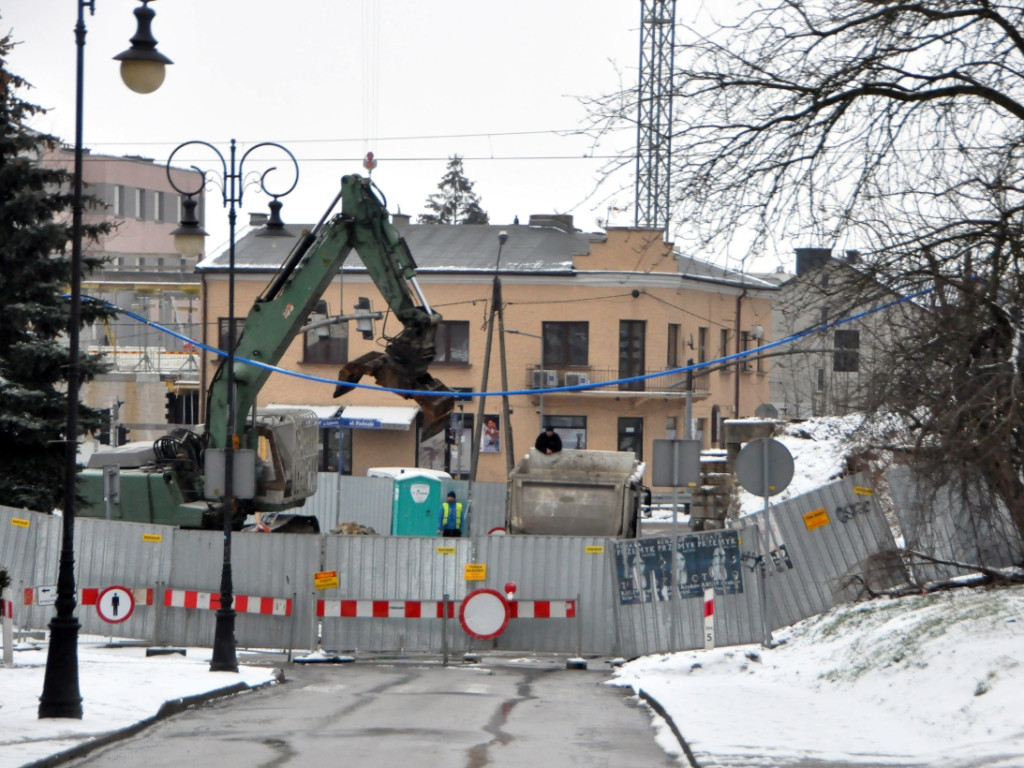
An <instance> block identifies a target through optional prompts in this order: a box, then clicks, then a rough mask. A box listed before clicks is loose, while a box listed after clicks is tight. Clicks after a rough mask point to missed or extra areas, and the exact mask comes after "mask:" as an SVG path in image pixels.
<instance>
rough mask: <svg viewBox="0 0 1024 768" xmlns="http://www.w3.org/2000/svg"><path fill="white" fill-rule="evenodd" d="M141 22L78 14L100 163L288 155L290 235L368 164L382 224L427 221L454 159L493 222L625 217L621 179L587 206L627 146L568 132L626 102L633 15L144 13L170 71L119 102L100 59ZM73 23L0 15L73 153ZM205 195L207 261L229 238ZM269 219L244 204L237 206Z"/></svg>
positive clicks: (322, 8) (251, 6) (626, 6)
mask: <svg viewBox="0 0 1024 768" xmlns="http://www.w3.org/2000/svg"><path fill="white" fill-rule="evenodd" d="M135 7H136V3H133V2H130V0H96V13H95V15H93V16H89V15H88V13H87V14H86V26H87V28H88V35H87V38H86V65H85V90H86V95H85V124H84V140H85V145H86V146H87V147H89V148H91V149H92V150H93V151H95V152H102V153H109V154H137V155H142V156H145V157H150V158H153V159H154V160H155V161H156V162H158V163H161V164H163V163H165V162H166V160H167V158H168V157H169V155H170V153H171V151H172V150H173V148H174V147H175V146H176V145H177V144H180V143H182V142H184V141H188V140H191V139H202V140H205V141H209V142H210V143H213V144H216V145H217V146H218V147H219V148H221V149H222V151H223V152H224V153H225V154H227V152H228V144H229V141H230V139H231V138H236V139H237V140H238V141H239V142H240V143H241V146H242V149H245V148H247V147H248V146H251V145H252V144H254V143H258V142H260V141H275V142H279V143H282V144H284V145H285V146H287V147H288V148H289V149H290V150H291V151H292V152H293V153H294V154H295V156H296V157H297V158H298V160H299V165H300V174H301V177H300V180H299V183H298V186H297V188H296V190H295V191H294V192H293V193H292V194H291V195H290V196H289V197H287V198H284V200H283V202H284V210H283V216H284V218H285V220H286V221H293V222H309V221H315V220H317V219H319V217H320V215H321V214H322V213H323V210H324V208H325V207H326V206H327V204H328V203H329V202H330V201H331V199H333V196H334V194H335V192H336V190H337V187H338V179H339V178H340V177H341V176H342V175H343V174H346V173H365V171H364V170H363V168H362V158H363V157H364V156H365V154H366V152H367V151H373V152H374V154H375V155H376V156H377V159H378V161H379V165H378V167H377V169H376V170H375V171H374V173H373V178H374V180H375V181H376V182H377V184H378V185H379V187H380V188H381V190H382V191H383V192H384V194H385V195H386V197H387V202H388V207H389V209H390V210H391V211H393V212H394V211H397V210H399V209H400V210H401V211H402V212H403V213H410V214H412V215H414V216H415V215H416V214H419V213H421V212H423V210H424V205H423V204H424V201H425V200H426V198H427V196H428V195H430V194H431V193H433V192H435V191H436V188H437V183H438V182H439V181H440V179H441V176H442V174H443V173H444V170H445V165H446V162H447V158H448V157H449V156H450V155H453V154H460V155H463V156H464V158H465V170H466V175H467V176H468V177H469V178H470V179H471V180H472V181H474V182H475V184H476V186H475V191H476V192H477V193H478V194H479V195H480V198H481V203H482V206H483V208H484V210H486V211H488V213H489V214H490V217H491V221H492V223H496V224H501V223H511V221H512V219H513V217H515V216H519V217H520V219H521V220H523V221H524V223H525V221H526V220H527V219H528V217H529V215H530V214H531V213H551V212H557V213H571V214H574V215H575V221H576V225H577V226H578V227H579V228H581V229H584V230H595V229H598V225H597V219H605V218H606V217H607V216H608V209H609V206H611V205H615V206H618V207H626V206H629V205H630V204H631V201H632V197H633V184H634V181H633V172H634V168H633V166H632V164H627V167H626V168H625V169H624V171H622V172H620V173H619V174H618V175H617V176H616V177H615V178H614V179H613V180H612V181H611V182H609V183H608V184H607V186H606V188H605V189H603V190H601V191H599V192H598V193H597V194H594V187H595V183H596V181H597V179H598V178H599V176H600V175H601V172H602V169H603V168H604V167H605V164H606V161H605V160H603V159H600V156H607V155H612V154H614V153H615V152H616V151H620V150H622V149H624V148H625V149H628V148H629V147H631V146H632V145H634V144H635V140H636V136H635V130H634V129H632V128H626V129H625V130H623V131H622V132H621V133H620V134H619V135H618V136H615V137H613V138H611V139H609V140H608V141H606V142H604V143H603V144H602V145H601V146H598V147H596V148H595V147H594V146H593V144H592V142H591V140H590V139H588V138H586V137H583V136H579V135H570V134H571V132H572V131H576V130H579V129H580V128H581V127H583V125H584V123H585V116H586V110H585V108H584V106H583V105H582V104H581V102H580V99H581V98H582V99H585V98H587V97H597V96H600V95H602V94H605V93H611V92H615V91H617V90H619V89H620V88H623V87H630V88H632V87H635V85H636V81H637V65H638V61H639V44H640V33H639V22H640V3H639V2H636V1H635V0H558V2H551V0H517V2H515V3H510V2H509V3H498V2H486V1H485V2H481V0H473V1H469V0H447V1H446V2H442V3H424V2H422V1H421V0H387V2H380V1H379V0H359V1H356V0H346V1H342V0H338V1H336V2H327V1H326V0H290V1H289V2H279V1H277V2H271V1H270V0H245V2H239V1H238V0H235V2H228V1H227V0H218V1H216V2H211V0H161V1H160V2H153V3H152V5H151V7H152V8H153V10H154V11H156V18H155V20H154V22H153V32H154V35H155V36H156V38H157V40H158V41H159V45H158V48H159V50H160V51H161V52H162V53H164V54H165V55H166V56H168V57H169V58H171V59H172V60H173V61H174V65H173V66H171V67H169V68H168V73H167V79H166V81H165V83H164V85H163V87H162V88H161V89H160V90H158V91H156V92H155V93H153V94H150V95H146V96H140V95H137V94H134V93H131V92H130V91H128V90H127V89H126V88H125V87H124V86H123V85H122V84H121V81H120V77H119V75H118V64H117V62H114V61H113V60H112V57H113V56H114V55H115V54H117V53H120V52H121V51H123V50H125V49H126V48H128V47H129V42H128V40H129V38H130V37H131V36H132V34H133V33H134V31H135V19H134V16H133V15H132V11H133V9H134V8H135ZM76 13H77V10H76V2H75V0H17V2H14V3H5V4H4V8H3V10H2V11H0V28H2V30H3V31H5V32H6V31H8V30H10V31H12V32H13V39H14V40H15V41H19V42H20V45H18V47H17V48H16V49H15V51H14V52H13V54H12V55H11V57H10V61H9V65H10V68H11V70H12V71H13V72H15V73H16V74H18V75H20V76H22V77H24V78H25V79H27V80H28V81H29V82H30V83H31V84H32V85H33V86H34V90H32V91H31V92H28V93H23V96H24V97H26V98H27V99H28V100H29V101H31V102H32V103H35V104H38V105H40V106H43V107H45V108H47V109H48V110H49V112H48V113H47V114H46V115H45V116H43V117H41V118H38V119H37V120H36V121H35V123H34V126H35V127H37V128H39V129H40V130H44V131H47V132H50V133H53V134H56V135H57V136H59V137H61V138H62V139H65V140H67V141H68V142H69V143H72V142H73V140H74V94H75V49H76V46H75V37H74V27H75V22H76V18H77V17H76ZM595 154H597V155H598V156H599V157H593V155H595ZM178 158H183V159H185V160H187V161H189V162H195V163H196V164H198V165H199V166H200V167H203V168H208V167H210V166H211V164H212V163H218V162H219V161H217V160H216V158H215V157H214V156H213V155H203V154H201V153H200V152H199V151H190V152H188V153H186V154H179V155H178ZM254 160H255V156H254ZM185 164H188V163H185ZM286 164H287V161H286V160H285V162H284V163H282V164H281V165H280V167H282V168H284V167H286ZM249 167H250V168H252V170H256V169H257V168H260V167H261V166H260V165H259V164H258V163H255V162H254V163H253V164H251V165H250V166H249ZM283 172H284V171H283V170H282V173H283ZM282 183H284V179H282ZM217 194H219V193H217V192H216V191H215V192H214V193H213V194H212V195H211V197H210V202H209V203H208V209H207V221H208V226H207V229H208V230H209V231H210V232H211V234H212V235H213V237H212V238H211V242H209V243H208V249H213V248H216V247H217V245H218V241H219V242H223V241H224V240H226V237H227V215H226V212H224V211H223V210H222V209H221V208H220V206H219V201H218V200H216V195H217ZM266 203H267V198H266V197H265V196H264V195H262V194H259V193H257V192H256V191H255V190H252V189H247V190H246V193H245V199H244V201H243V206H242V208H243V210H244V211H249V210H265V209H266ZM633 215H634V214H633V210H632V208H630V209H629V210H628V211H625V212H621V213H615V212H612V221H613V222H614V223H618V224H632V223H633ZM244 220H245V217H241V218H240V223H241V222H243V221H244Z"/></svg>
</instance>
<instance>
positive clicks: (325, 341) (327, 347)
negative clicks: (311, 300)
mask: <svg viewBox="0 0 1024 768" xmlns="http://www.w3.org/2000/svg"><path fill="white" fill-rule="evenodd" d="M329 318H330V308H329V307H328V305H327V302H326V301H324V300H323V299H320V300H319V301H318V302H317V303H316V306H315V307H314V308H313V311H312V312H310V313H309V320H308V323H309V324H310V325H317V327H316V328H311V329H310V330H308V331H306V332H305V333H304V334H302V362H304V363H309V364H311V365H317V364H320V363H346V362H348V322H347V321H344V322H340V323H331V324H329V325H327V324H323V325H321V323H326V321H327V320H328V319H329Z"/></svg>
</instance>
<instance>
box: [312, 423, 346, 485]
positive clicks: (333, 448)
mask: <svg viewBox="0 0 1024 768" xmlns="http://www.w3.org/2000/svg"><path fill="white" fill-rule="evenodd" d="M339 433H340V435H339ZM339 440H340V443H341V450H340V454H341V471H340V474H342V475H351V474H352V429H351V428H350V427H325V428H321V430H320V445H319V446H318V448H319V450H318V454H319V467H318V468H319V470H320V471H321V472H335V473H338V454H339V450H338V443H339Z"/></svg>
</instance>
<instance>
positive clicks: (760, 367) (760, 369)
mask: <svg viewBox="0 0 1024 768" xmlns="http://www.w3.org/2000/svg"><path fill="white" fill-rule="evenodd" d="M754 346H756V347H757V348H758V349H760V348H761V339H754ZM755 360H756V362H757V372H758V373H764V355H763V354H761V353H760V352H758V353H757V355H756V357H755Z"/></svg>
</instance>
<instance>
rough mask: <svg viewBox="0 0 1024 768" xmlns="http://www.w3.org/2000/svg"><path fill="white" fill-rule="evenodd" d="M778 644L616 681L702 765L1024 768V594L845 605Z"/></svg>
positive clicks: (639, 670)
mask: <svg viewBox="0 0 1024 768" xmlns="http://www.w3.org/2000/svg"><path fill="white" fill-rule="evenodd" d="M774 639H775V640H776V641H777V642H780V641H781V642H782V644H781V645H778V646H776V647H774V648H771V649H764V648H762V647H761V646H759V645H751V646H740V647H730V648H719V649H714V650H710V651H688V652H682V653H675V654H665V655H657V656H646V657H642V658H640V659H637V660H635V661H632V662H629V663H627V664H625V665H624V666H622V667H620V668H619V669H618V670H617V671H616V674H615V680H614V681H613V683H614V684H617V685H625V686H631V687H632V688H633V689H634V691H638V690H640V689H643V690H644V691H646V692H647V693H649V694H650V695H652V696H653V697H654V698H655V699H657V700H658V701H659V702H660V703H661V704H662V706H664V707H665V709H666V710H667V711H668V713H669V714H670V716H671V717H672V719H673V720H674V721H675V723H676V725H677V727H678V728H679V730H680V732H681V733H682V735H683V738H684V739H686V741H687V743H688V745H689V746H690V748H691V749H692V751H693V752H694V754H695V755H696V756H697V760H698V762H699V763H700V765H702V766H710V765H716V766H740V765H743V766H749V765H759V766H764V765H778V764H782V763H786V762H791V761H793V760H796V759H808V760H843V761H850V762H858V763H863V764H865V765H919V766H931V767H932V768H954V767H957V766H968V765H971V766H973V765H982V764H983V765H985V766H986V768H1020V766H1022V765H1024V725H1022V720H1021V702H1022V701H1024V587H1021V586H1017V587H1012V588H1000V589H985V588H965V589H957V590H953V591H948V592H940V593H933V594H929V595H925V596H911V597H905V598H900V599H885V600H875V601H872V602H868V603H860V604H856V605H850V606H842V607H839V608H837V609H834V610H832V611H830V612H829V613H827V614H824V615H822V616H819V617H815V618H813V619H808V620H807V621H804V622H801V623H799V624H797V625H795V626H793V627H791V628H788V629H785V630H779V631H777V632H775V633H774ZM656 727H658V728H659V729H660V733H659V737H658V738H659V743H661V744H662V745H663V746H664V747H665V748H666V749H667V750H669V751H672V750H674V751H675V752H677V753H678V752H679V751H680V750H679V748H678V747H677V746H674V745H675V739H674V737H672V735H671V733H670V732H669V730H668V728H667V726H666V724H665V721H664V720H662V719H661V718H656ZM758 758H767V760H759V759H758ZM982 761H984V762H982ZM682 762H683V764H686V759H685V758H682Z"/></svg>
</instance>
